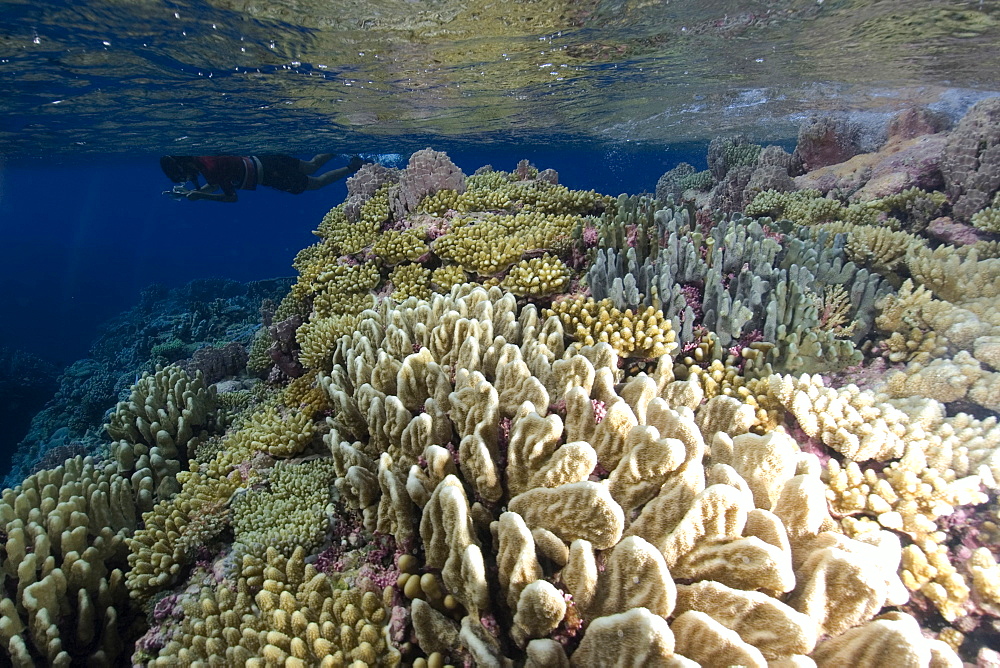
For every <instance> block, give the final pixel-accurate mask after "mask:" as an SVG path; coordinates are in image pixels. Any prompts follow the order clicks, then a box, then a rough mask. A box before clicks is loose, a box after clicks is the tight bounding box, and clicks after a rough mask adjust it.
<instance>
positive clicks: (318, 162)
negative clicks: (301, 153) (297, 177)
mask: <svg viewBox="0 0 1000 668" xmlns="http://www.w3.org/2000/svg"><path fill="white" fill-rule="evenodd" d="M334 156H336V153H320V154H319V155H317V156H315V157H313V159H312V160H299V171H301V172H302V173H303V174H315V173H316V170H317V169H319V168H320V167H322V166H323V165H325V164H326V163H327V162H329V161H330V160H331V159H332V158H333V157H334Z"/></svg>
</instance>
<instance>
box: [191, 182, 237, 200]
mask: <svg viewBox="0 0 1000 668" xmlns="http://www.w3.org/2000/svg"><path fill="white" fill-rule="evenodd" d="M218 189H219V186H216V185H212V184H211V183H206V184H205V185H203V186H202V187H201V188H198V189H197V190H191V191H188V194H187V198H188V199H189V200H199V199H205V200H209V201H211V202H235V201H236V191H233V192H228V193H226V192H221V193H220V192H215V191H216V190H218Z"/></svg>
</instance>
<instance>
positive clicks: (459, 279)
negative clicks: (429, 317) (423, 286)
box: [431, 264, 469, 292]
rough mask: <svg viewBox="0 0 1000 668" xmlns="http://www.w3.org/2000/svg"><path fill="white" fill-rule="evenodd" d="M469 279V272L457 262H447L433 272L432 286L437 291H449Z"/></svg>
mask: <svg viewBox="0 0 1000 668" xmlns="http://www.w3.org/2000/svg"><path fill="white" fill-rule="evenodd" d="M468 280H469V276H468V274H466V273H465V271H464V270H463V269H462V268H461V267H460V266H458V265H457V264H445V265H442V266H440V267H438V268H437V269H435V270H434V271H433V272H431V287H432V288H433V289H434V290H435V291H437V292H448V291H450V290H451V288H452V287H453V286H456V285H461V284H462V283H465V282H467V281H468Z"/></svg>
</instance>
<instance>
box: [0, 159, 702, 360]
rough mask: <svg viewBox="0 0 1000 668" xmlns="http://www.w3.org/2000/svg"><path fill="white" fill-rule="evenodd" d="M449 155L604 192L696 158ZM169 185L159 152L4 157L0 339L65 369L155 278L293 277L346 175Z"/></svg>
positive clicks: (648, 187)
mask: <svg viewBox="0 0 1000 668" xmlns="http://www.w3.org/2000/svg"><path fill="white" fill-rule="evenodd" d="M392 148H393V147H392V146H391V145H387V146H385V147H384V149H385V150H386V151H388V150H391V149H392ZM434 148H438V146H435V147H434ZM445 148H447V147H445ZM449 155H450V156H451V157H452V159H453V160H454V161H455V163H456V164H457V165H458V166H459V167H461V168H462V169H463V171H465V172H466V173H467V174H471V173H472V172H474V171H475V170H476V169H477V168H479V167H482V166H483V165H487V164H492V165H493V166H494V167H495V168H496V169H506V170H511V169H513V168H514V166H515V165H516V164H517V162H518V161H519V160H521V159H528V160H531V161H532V162H533V163H534V164H535V165H536V166H537V167H539V168H540V169H545V168H553V169H555V170H557V171H558V172H559V174H560V180H561V182H562V183H563V184H565V185H567V186H568V187H570V188H574V189H594V190H597V191H598V192H602V193H611V194H618V193H622V192H627V193H630V194H632V193H641V192H651V191H652V190H654V189H655V186H656V180H657V178H659V176H660V175H661V174H662V173H663V172H665V171H666V170H668V169H670V168H671V167H673V166H674V165H675V164H676V163H677V162H679V161H681V160H685V161H688V162H692V163H693V164H699V163H700V164H702V166H703V164H704V148H702V149H701V151H700V152H694V151H693V150H692V149H690V148H687V147H684V148H682V149H680V150H678V149H676V148H674V149H669V148H667V147H664V148H661V149H656V150H649V149H646V150H643V151H632V152H630V151H624V150H623V151H614V152H603V153H602V152H593V151H582V150H581V151H576V152H573V151H568V150H565V149H564V150H561V151H556V152H553V151H551V150H546V149H544V148H539V147H534V148H532V147H525V148H523V149H511V150H509V151H503V152H500V151H496V150H493V151H484V152H469V151H449ZM300 157H303V158H307V157H309V156H306V155H302V156H300ZM344 162H345V160H343V159H335V160H333V161H331V162H330V163H329V165H328V166H332V167H335V166H340V165H342V164H344ZM170 185H171V184H170V182H169V181H168V180H167V179H166V178H165V177H164V176H163V174H162V173H161V172H160V169H159V165H158V162H157V156H128V157H119V158H116V157H103V158H87V159H79V158H78V159H76V160H66V159H61V160H59V161H58V162H56V164H51V163H49V162H46V161H44V160H30V161H29V160H23V159H22V160H19V161H16V162H15V161H8V162H7V163H6V164H5V165H4V166H3V168H2V170H0V234H2V235H3V239H4V244H3V245H2V247H0V313H3V314H4V316H5V319H6V321H7V322H8V323H9V325H8V326H5V327H3V328H0V348H2V347H4V346H6V347H9V348H16V349H20V350H25V351H28V352H31V353H33V354H35V355H38V356H39V357H42V358H45V359H49V360H52V361H53V362H55V363H57V364H60V365H65V364H68V363H69V362H71V361H73V360H75V359H77V358H80V357H84V356H85V355H86V352H87V349H88V348H89V346H90V342H91V340H92V339H93V337H94V334H95V332H96V329H97V326H98V325H99V324H100V323H101V322H103V321H105V320H107V319H108V318H110V317H111V316H113V315H115V314H117V313H119V312H121V311H123V310H126V309H128V308H131V306H133V305H134V303H135V302H136V300H137V298H138V295H139V292H140V290H142V289H143V288H145V287H147V286H148V285H150V284H152V283H160V284H163V285H165V286H167V287H175V286H178V285H182V284H184V283H187V282H188V281H191V280H194V279H198V278H212V277H223V278H229V279H232V280H237V281H250V280H259V279H265V278H272V277H277V276H290V275H292V274H293V273H294V270H293V269H292V266H291V262H292V259H293V258H294V257H295V254H296V253H297V252H299V250H301V249H302V248H305V247H306V246H308V245H311V244H312V243H315V241H316V237H315V236H313V235H312V234H311V232H312V230H314V229H315V228H316V226H317V225H318V224H319V221H320V220H321V219H322V217H323V215H324V214H325V213H326V212H327V211H329V210H330V209H331V208H332V207H334V206H335V205H337V204H339V203H340V202H341V201H343V199H344V197H345V196H346V193H347V190H346V186H345V184H344V182H343V181H340V182H336V183H334V184H332V185H330V186H328V187H327V188H325V189H323V190H319V191H310V192H306V193H303V194H301V195H290V194H287V193H283V192H280V191H276V190H272V189H270V188H260V189H258V190H257V191H253V192H248V191H240V192H239V201H238V202H236V203H233V204H228V203H218V202H204V201H202V202H189V201H175V200H173V199H172V198H170V197H167V196H163V195H161V194H160V193H161V192H162V191H163V190H165V189H167V188H169V187H170Z"/></svg>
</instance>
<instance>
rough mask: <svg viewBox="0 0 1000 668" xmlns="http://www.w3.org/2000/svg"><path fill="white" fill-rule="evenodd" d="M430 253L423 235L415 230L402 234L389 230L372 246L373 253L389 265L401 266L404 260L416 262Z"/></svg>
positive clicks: (402, 232)
mask: <svg viewBox="0 0 1000 668" xmlns="http://www.w3.org/2000/svg"><path fill="white" fill-rule="evenodd" d="M429 251H430V248H429V247H428V246H427V244H426V243H425V242H424V237H423V235H422V234H420V232H419V231H417V230H415V229H408V230H403V231H401V232H400V231H396V230H389V231H387V232H384V233H383V234H382V235H380V236H379V238H378V240H376V241H375V244H374V245H373V246H372V252H373V253H375V255H377V256H378V257H380V258H382V259H383V260H384V261H385V263H386V264H388V265H395V264H399V263H400V262H403V261H404V260H410V261H416V260H418V259H419V258H420V257H421V256H422V255H424V254H426V253H428V252H429Z"/></svg>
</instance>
